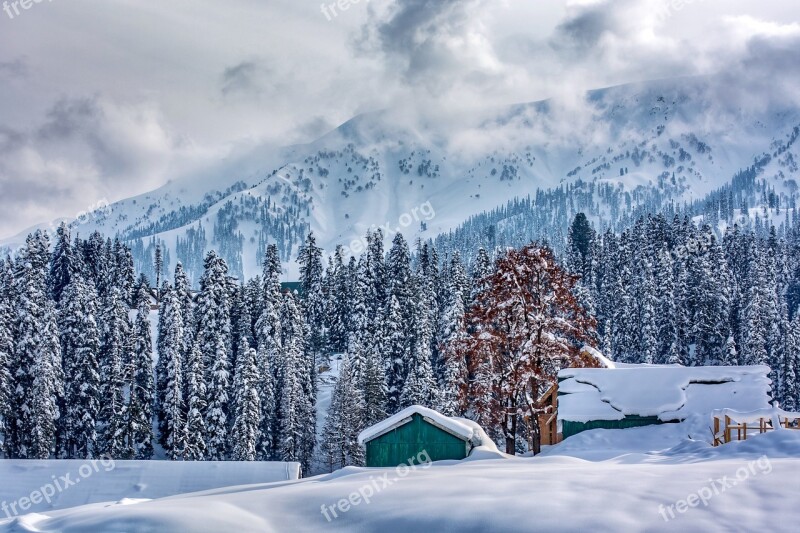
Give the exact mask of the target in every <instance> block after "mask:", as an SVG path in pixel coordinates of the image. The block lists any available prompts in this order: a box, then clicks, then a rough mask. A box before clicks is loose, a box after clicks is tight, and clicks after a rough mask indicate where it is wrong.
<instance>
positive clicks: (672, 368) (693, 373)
mask: <svg viewBox="0 0 800 533" xmlns="http://www.w3.org/2000/svg"><path fill="white" fill-rule="evenodd" d="M769 372H770V369H769V367H767V366H716V367H684V366H680V365H624V366H622V365H617V368H569V369H565V370H562V371H561V372H559V374H558V378H559V386H558V391H559V398H558V418H559V420H569V421H572V422H589V421H592V420H622V419H624V418H625V417H626V416H642V417H651V416H657V417H658V418H659V419H660V420H662V421H670V420H685V419H686V418H688V417H690V416H692V415H693V414H700V415H710V414H711V412H712V411H714V410H717V409H725V408H728V409H736V410H740V411H751V410H755V409H766V408H769V407H770V403H769V402H770V385H771V381H770V379H769V377H768V375H769Z"/></svg>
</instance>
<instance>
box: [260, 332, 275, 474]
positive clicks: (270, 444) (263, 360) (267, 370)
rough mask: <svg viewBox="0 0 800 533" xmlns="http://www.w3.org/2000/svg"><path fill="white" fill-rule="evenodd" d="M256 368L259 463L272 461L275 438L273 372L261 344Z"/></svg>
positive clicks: (266, 351)
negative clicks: (258, 407)
mask: <svg viewBox="0 0 800 533" xmlns="http://www.w3.org/2000/svg"><path fill="white" fill-rule="evenodd" d="M256 363H257V367H258V372H257V376H256V377H257V379H256V386H257V390H258V393H259V399H260V402H261V420H260V421H259V432H258V438H259V441H258V447H257V448H258V449H257V454H258V459H259V460H260V461H270V460H273V459H274V457H275V454H276V449H275V444H276V436H277V427H276V422H277V421H276V411H277V405H276V400H275V372H274V370H273V368H272V361H271V356H270V353H269V352H268V350H267V347H266V346H265V345H264V344H263V343H262V344H260V345H259V347H258V351H257V352H256Z"/></svg>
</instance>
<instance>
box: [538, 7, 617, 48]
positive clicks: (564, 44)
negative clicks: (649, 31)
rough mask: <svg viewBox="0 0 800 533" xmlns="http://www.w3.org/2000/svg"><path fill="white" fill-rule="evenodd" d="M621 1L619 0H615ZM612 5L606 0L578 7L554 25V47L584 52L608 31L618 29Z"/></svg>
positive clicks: (592, 46)
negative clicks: (574, 12)
mask: <svg viewBox="0 0 800 533" xmlns="http://www.w3.org/2000/svg"><path fill="white" fill-rule="evenodd" d="M617 2H621V0H617ZM613 9H614V7H613V6H610V5H609V3H608V2H602V3H598V4H592V5H589V6H586V7H585V8H582V9H580V10H579V11H578V12H577V13H576V14H575V15H574V16H572V17H571V18H568V19H567V20H565V21H564V22H562V23H561V24H559V25H558V26H557V27H556V30H555V34H554V36H553V38H552V39H551V43H552V45H553V47H554V48H556V49H559V50H569V51H572V52H575V53H577V54H581V53H586V52H587V51H589V50H592V49H593V48H594V47H596V46H597V45H598V43H599V41H600V39H601V38H602V37H603V35H604V34H606V33H608V32H615V31H616V30H617V29H618V24H617V20H616V17H615V16H614V12H613V11H612V10H613Z"/></svg>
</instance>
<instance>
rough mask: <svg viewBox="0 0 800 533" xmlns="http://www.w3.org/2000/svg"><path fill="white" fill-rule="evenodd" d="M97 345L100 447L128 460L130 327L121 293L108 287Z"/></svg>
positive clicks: (116, 288)
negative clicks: (98, 344) (98, 345)
mask: <svg viewBox="0 0 800 533" xmlns="http://www.w3.org/2000/svg"><path fill="white" fill-rule="evenodd" d="M103 309H104V312H103V314H102V333H101V337H100V339H101V342H100V380H101V385H100V390H101V394H102V399H103V401H102V403H101V409H100V419H99V424H100V426H101V428H102V431H101V434H100V448H101V450H102V452H103V453H104V454H106V455H108V456H110V457H113V458H116V459H131V458H132V457H133V449H132V447H131V442H130V437H131V436H130V435H129V434H128V423H127V420H128V405H127V402H126V395H127V394H129V391H130V389H129V387H128V383H129V376H130V364H131V361H132V356H131V355H132V354H131V352H132V349H131V348H132V347H131V344H130V341H131V326H130V321H129V318H128V306H127V305H126V303H125V300H124V297H123V294H122V290H121V289H120V288H119V287H110V288H109V292H108V293H107V295H106V297H105V298H104V301H103Z"/></svg>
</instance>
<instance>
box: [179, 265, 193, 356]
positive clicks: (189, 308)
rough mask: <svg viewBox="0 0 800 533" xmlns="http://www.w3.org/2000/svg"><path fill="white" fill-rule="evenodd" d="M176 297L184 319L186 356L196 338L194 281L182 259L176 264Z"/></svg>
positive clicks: (183, 347)
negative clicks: (190, 277)
mask: <svg viewBox="0 0 800 533" xmlns="http://www.w3.org/2000/svg"><path fill="white" fill-rule="evenodd" d="M174 283H175V297H176V298H177V299H178V305H179V307H180V313H181V318H182V319H183V344H182V345H181V353H183V354H184V358H186V352H188V351H189V350H191V349H192V345H194V338H195V323H194V299H193V297H192V283H191V281H189V275H188V274H187V273H186V270H184V268H183V265H182V264H181V262H180V261H178V264H177V265H176V266H175V280H174Z"/></svg>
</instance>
